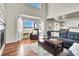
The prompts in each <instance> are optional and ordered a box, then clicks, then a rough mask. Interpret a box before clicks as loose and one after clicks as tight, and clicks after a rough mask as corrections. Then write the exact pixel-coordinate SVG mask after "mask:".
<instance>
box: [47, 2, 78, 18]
mask: <svg viewBox="0 0 79 59" xmlns="http://www.w3.org/2000/svg"><path fill="white" fill-rule="evenodd" d="M47 7H48V8H47V12H48V14H47V18H52V17H56V16H61V15H65V14H69V13H72V12H75V11H79V3H48V5H47Z"/></svg>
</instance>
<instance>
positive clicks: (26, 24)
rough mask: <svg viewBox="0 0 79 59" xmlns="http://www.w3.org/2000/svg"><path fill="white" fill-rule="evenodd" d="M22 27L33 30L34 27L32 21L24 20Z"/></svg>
mask: <svg viewBox="0 0 79 59" xmlns="http://www.w3.org/2000/svg"><path fill="white" fill-rule="evenodd" d="M23 25H24V27H26V28H33V27H34V21H32V20H24V22H23Z"/></svg>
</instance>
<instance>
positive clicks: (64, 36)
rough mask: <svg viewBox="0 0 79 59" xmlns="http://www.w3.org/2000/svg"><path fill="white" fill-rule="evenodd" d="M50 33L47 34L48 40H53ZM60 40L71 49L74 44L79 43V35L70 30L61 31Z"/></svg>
mask: <svg viewBox="0 0 79 59" xmlns="http://www.w3.org/2000/svg"><path fill="white" fill-rule="evenodd" d="M50 32H51V31H48V32H47V35H48V39H50V38H52V36H51V33H50ZM58 38H59V39H61V40H63V41H64V47H65V48H69V47H70V46H72V44H73V43H79V33H77V32H69V30H68V29H60V31H59V37H58Z"/></svg>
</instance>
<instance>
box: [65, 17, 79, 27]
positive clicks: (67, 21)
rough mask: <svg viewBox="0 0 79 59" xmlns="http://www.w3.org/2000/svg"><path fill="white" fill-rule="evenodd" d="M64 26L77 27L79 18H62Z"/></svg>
mask: <svg viewBox="0 0 79 59" xmlns="http://www.w3.org/2000/svg"><path fill="white" fill-rule="evenodd" d="M64 20H65V22H64V27H66V28H69V27H78V24H79V18H70V19H64Z"/></svg>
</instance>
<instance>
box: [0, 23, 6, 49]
mask: <svg viewBox="0 0 79 59" xmlns="http://www.w3.org/2000/svg"><path fill="white" fill-rule="evenodd" d="M4 42H5V24H4V23H1V24H0V49H1V48H2V46H3V44H4Z"/></svg>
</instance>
